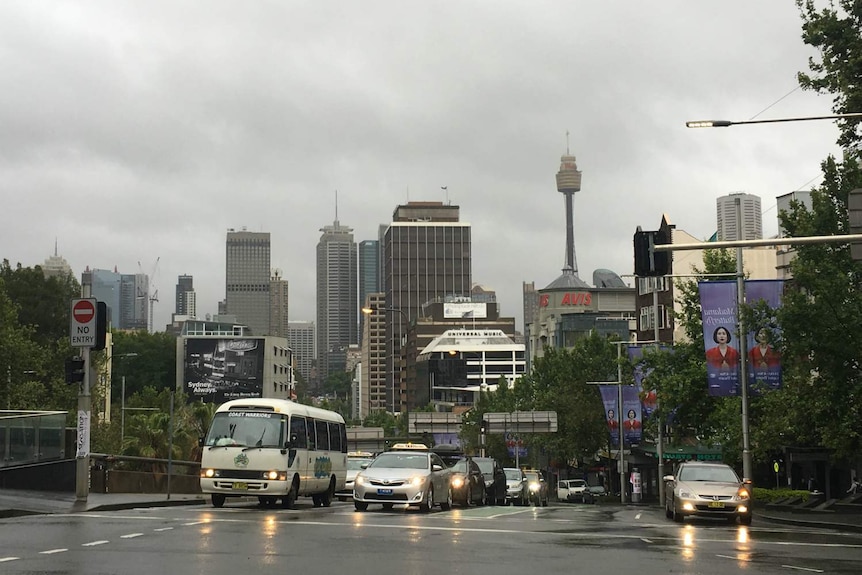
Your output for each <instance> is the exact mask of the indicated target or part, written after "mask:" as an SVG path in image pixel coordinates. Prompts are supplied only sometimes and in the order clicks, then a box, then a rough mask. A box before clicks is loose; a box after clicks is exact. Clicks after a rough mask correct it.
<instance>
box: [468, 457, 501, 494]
mask: <svg viewBox="0 0 862 575" xmlns="http://www.w3.org/2000/svg"><path fill="white" fill-rule="evenodd" d="M473 461H475V462H476V464H477V465H478V466H479V469H481V470H482V476H483V477H484V478H485V493H486V496H485V497H486V500H487V501H488V503H490V504H491V505H505V504H506V472H505V471H503V467H502V466H501V465H500V463H499V462H498V461H497V460H496V459H494V458H493V457H474V458H473Z"/></svg>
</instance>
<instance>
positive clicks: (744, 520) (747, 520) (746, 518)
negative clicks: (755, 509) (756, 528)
mask: <svg viewBox="0 0 862 575" xmlns="http://www.w3.org/2000/svg"><path fill="white" fill-rule="evenodd" d="M739 523H740V524H742V525H751V513H749V514H748V515H741V516H740V517H739Z"/></svg>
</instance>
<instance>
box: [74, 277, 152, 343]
mask: <svg viewBox="0 0 862 575" xmlns="http://www.w3.org/2000/svg"><path fill="white" fill-rule="evenodd" d="M84 279H85V280H88V283H90V285H91V286H92V287H91V293H92V296H93V297H94V298H96V299H97V300H99V301H102V302H105V305H106V306H107V307H108V319H109V321H110V324H111V327H113V328H114V329H120V330H140V329H143V330H146V329H148V326H149V306H150V299H149V277H148V276H147V275H146V274H121V273H118V272H117V270H116V269H114V271H110V270H100V269H94V270H89V269H88V270H87V271H85V272H84Z"/></svg>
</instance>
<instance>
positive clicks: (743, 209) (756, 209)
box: [715, 192, 763, 242]
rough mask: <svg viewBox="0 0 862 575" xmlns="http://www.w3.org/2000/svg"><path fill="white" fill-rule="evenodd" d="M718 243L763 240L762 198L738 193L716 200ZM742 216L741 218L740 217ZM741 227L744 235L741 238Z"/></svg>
mask: <svg viewBox="0 0 862 575" xmlns="http://www.w3.org/2000/svg"><path fill="white" fill-rule="evenodd" d="M715 211H716V217H717V223H718V233H717V234H716V236H717V238H718V241H720V242H722V241H734V240H760V239H763V215H762V213H761V211H760V196H755V195H753V194H745V193H742V192H738V193H735V194H729V195H727V196H721V197H720V198H718V199H717V200H715ZM740 215H741V217H740ZM740 227H741V228H742V235H741V236H740V232H739V230H740Z"/></svg>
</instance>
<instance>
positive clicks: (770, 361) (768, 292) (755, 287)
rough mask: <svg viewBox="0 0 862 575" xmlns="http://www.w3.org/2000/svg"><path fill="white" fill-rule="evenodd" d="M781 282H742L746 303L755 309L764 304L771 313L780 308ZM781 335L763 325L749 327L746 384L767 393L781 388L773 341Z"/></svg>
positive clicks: (777, 356)
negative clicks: (772, 310)
mask: <svg viewBox="0 0 862 575" xmlns="http://www.w3.org/2000/svg"><path fill="white" fill-rule="evenodd" d="M783 291H784V281H783V280H748V281H746V282H745V303H746V304H748V305H750V306H755V305H757V304H758V302H760V301H764V302H766V305H768V306H769V307H770V308H772V309H777V308H779V307H781V294H782V293H783ZM779 335H780V331H777V330H773V329H770V328H769V327H768V326H766V325H754V326H751V330H750V331H749V332H748V337H747V340H748V342H747V343H748V345H747V346H746V349H747V350H748V381H749V383H751V384H753V383H760V384H762V385H766V386H767V387H768V388H769V389H779V388H781V355H780V353H779V352H778V350H777V349H775V345H774V344H775V340H776V337H777V336H779Z"/></svg>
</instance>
